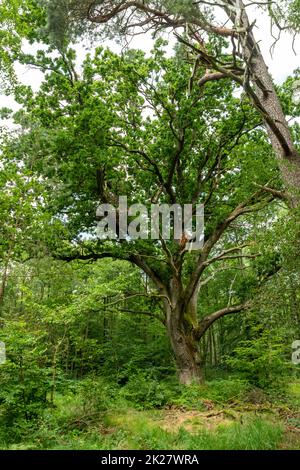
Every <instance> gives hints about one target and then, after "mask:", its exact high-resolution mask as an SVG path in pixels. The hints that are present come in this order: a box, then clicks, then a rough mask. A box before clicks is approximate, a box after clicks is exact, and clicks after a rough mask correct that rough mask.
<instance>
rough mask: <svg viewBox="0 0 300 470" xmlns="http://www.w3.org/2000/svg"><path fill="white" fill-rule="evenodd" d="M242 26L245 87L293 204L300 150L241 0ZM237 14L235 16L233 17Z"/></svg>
mask: <svg viewBox="0 0 300 470" xmlns="http://www.w3.org/2000/svg"><path fill="white" fill-rule="evenodd" d="M240 5H241V12H242V14H241V26H242V28H243V29H244V30H246V31H247V32H246V33H244V37H243V38H242V39H241V46H242V51H243V58H244V61H245V64H246V68H247V71H248V73H249V81H250V82H251V84H252V86H250V84H249V83H247V81H245V91H246V92H247V94H248V95H249V97H250V99H252V101H253V103H254V105H255V107H256V108H257V109H258V111H259V112H260V114H261V115H262V118H263V120H264V122H265V126H266V129H267V132H268V135H269V138H270V141H271V144H272V147H273V150H274V152H275V155H276V157H277V160H278V164H279V167H280V170H281V175H282V180H283V182H284V183H285V185H286V187H287V189H288V190H289V193H290V194H291V197H290V199H291V203H292V206H294V207H295V206H298V205H299V202H300V197H299V191H300V154H299V152H298V151H297V149H296V148H295V146H294V143H293V139H292V135H291V131H290V128H289V125H288V123H287V120H286V117H285V115H284V112H283V109H282V105H281V102H280V100H279V97H278V94H277V92H276V89H275V87H274V83H273V80H272V77H271V75H270V73H269V70H268V67H267V65H266V63H265V60H264V58H263V55H262V53H261V51H260V48H259V45H258V42H257V41H256V40H255V37H254V34H253V32H252V28H251V25H250V22H249V18H248V15H247V12H246V9H245V6H244V5H243V2H242V0H241V2H240ZM235 20H236V17H235V18H233V21H235Z"/></svg>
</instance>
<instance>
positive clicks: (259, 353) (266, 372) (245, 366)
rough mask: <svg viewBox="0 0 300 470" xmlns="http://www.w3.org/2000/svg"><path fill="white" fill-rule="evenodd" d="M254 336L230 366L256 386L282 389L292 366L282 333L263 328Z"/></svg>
mask: <svg viewBox="0 0 300 470" xmlns="http://www.w3.org/2000/svg"><path fill="white" fill-rule="evenodd" d="M251 333H252V338H251V339H249V340H243V341H241V342H240V344H239V346H238V347H237V348H236V349H235V351H234V355H233V356H232V357H230V358H228V360H227V363H228V364H229V365H230V366H231V367H232V368H233V369H234V370H235V371H236V372H238V373H239V374H241V375H242V376H243V377H245V378H246V379H247V380H248V381H249V383H251V384H253V385H256V386H258V387H261V388H263V389H269V390H270V389H274V388H276V389H277V390H278V389H279V390H283V389H284V388H285V386H286V377H287V376H288V375H289V371H290V369H291V364H290V363H289V362H288V361H287V360H286V358H285V351H286V345H285V343H284V342H283V340H282V338H281V337H280V334H279V333H278V332H277V334H276V332H275V331H268V330H267V329H263V327H262V326H261V325H259V326H256V327H253V328H252V329H251Z"/></svg>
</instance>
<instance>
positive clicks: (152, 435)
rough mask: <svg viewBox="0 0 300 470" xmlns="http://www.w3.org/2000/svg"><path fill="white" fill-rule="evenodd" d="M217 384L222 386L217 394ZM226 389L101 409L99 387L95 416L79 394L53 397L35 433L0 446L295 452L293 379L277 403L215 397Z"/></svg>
mask: <svg viewBox="0 0 300 470" xmlns="http://www.w3.org/2000/svg"><path fill="white" fill-rule="evenodd" d="M217 383H219V384H221V388H220V391H219V392H218V394H216V392H215V390H216V388H217ZM228 384H230V390H232V386H233V385H234V383H233V382H230V381H219V382H216V381H214V382H211V385H209V386H208V387H206V388H204V389H202V390H201V389H200V390H199V388H198V389H190V390H189V391H188V394H189V395H187V396H185V397H184V398H182V397H181V398H180V401H181V402H180V403H178V398H177V403H173V404H170V405H167V406H163V407H154V406H144V405H143V406H142V405H141V404H139V405H138V404H137V403H135V404H134V403H133V402H129V401H128V400H124V399H123V398H122V399H120V396H118V397H117V398H116V396H110V397H109V402H108V403H107V405H106V406H103V404H104V396H105V393H107V391H106V392H105V387H104V386H103V384H102V383H100V384H99V389H101V390H102V397H101V398H100V402H101V407H100V408H101V409H100V408H99V406H98V404H97V403H96V402H92V401H90V400H89V398H88V397H87V396H86V395H85V394H86V392H85V393H83V394H80V393H78V392H77V393H75V394H66V395H63V394H61V395H57V398H56V402H55V406H54V407H53V408H52V409H48V410H46V412H45V415H44V416H43V419H41V421H40V422H39V424H38V426H36V425H35V426H33V427H32V430H29V429H28V425H26V426H27V427H26V433H25V434H26V438H24V437H23V438H21V439H19V442H17V441H15V443H14V442H10V443H9V444H4V443H3V444H2V446H1V444H0V446H1V447H2V448H6V449H7V448H8V449H12V450H14V449H16V450H18V449H49V450H54V449H63V450H68V449H71V450H76V449H78V450H82V449H88V450H113V449H117V450H138V449H142V450H150V449H153V450H177V449H178V450H180V449H183V450H272V449H279V450H280V449H300V380H295V381H294V382H292V383H291V384H290V386H289V391H288V394H287V395H286V396H285V397H284V398H282V397H281V398H280V397H278V398H274V397H273V398H272V399H270V396H268V395H265V394H264V393H263V392H262V391H261V390H260V389H252V390H250V391H249V390H248V392H247V395H245V396H243V397H241V396H239V397H238V398H237V397H230V396H229V395H228V396H227V398H225V399H223V398H220V397H222V393H223V395H226V393H227V392H228V387H229V385H228ZM195 390H196V393H195ZM95 391H97V385H95V389H94V390H93V392H95ZM212 391H214V393H213V392H212ZM201 395H202V396H201ZM209 395H211V397H210V398H208V396H209ZM195 397H196V399H195Z"/></svg>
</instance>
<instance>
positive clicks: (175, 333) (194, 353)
mask: <svg viewBox="0 0 300 470" xmlns="http://www.w3.org/2000/svg"><path fill="white" fill-rule="evenodd" d="M197 294H198V292H195V295H194V296H193V298H192V299H191V302H190V303H189V305H188V307H185V303H184V301H183V299H182V298H180V288H179V286H178V285H174V286H173V287H172V289H171V305H169V304H168V303H166V305H165V306H166V327H167V332H168V336H169V339H170V343H171V347H172V350H173V353H174V357H175V361H176V365H177V371H178V378H179V381H180V383H182V384H184V385H191V384H193V383H198V384H199V383H203V382H204V375H203V372H202V368H201V361H200V354H199V346H198V344H199V342H198V340H197V339H196V337H195V334H194V332H195V327H196V325H197Z"/></svg>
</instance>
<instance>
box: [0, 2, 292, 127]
mask: <svg viewBox="0 0 300 470" xmlns="http://www.w3.org/2000/svg"><path fill="white" fill-rule="evenodd" d="M248 13H249V12H248ZM250 17H251V20H252V21H253V20H254V19H255V20H256V26H255V28H254V33H255V36H256V38H257V40H259V41H260V47H261V50H262V52H263V55H264V58H265V60H266V63H267V65H268V66H269V69H270V72H271V74H272V76H273V78H274V80H275V82H276V83H278V84H280V83H282V82H284V80H285V79H286V78H287V77H288V76H289V75H291V74H292V73H293V71H294V70H295V69H296V68H298V67H300V37H299V36H298V38H296V40H295V43H294V49H295V51H296V55H295V53H294V52H293V49H292V36H291V35H289V34H288V33H282V36H281V39H280V40H279V41H278V43H277V44H276V47H275V50H274V53H273V56H271V54H270V47H271V46H272V44H273V42H274V39H273V38H272V36H271V33H270V25H269V21H268V17H267V16H266V15H265V14H263V13H262V11H261V10H257V9H253V10H252V11H251V12H250ZM169 39H170V42H171V43H172V42H173V36H172V35H169ZM104 45H107V46H108V47H110V48H111V49H113V50H114V51H116V52H118V51H120V50H121V47H120V46H119V45H117V44H116V43H113V42H111V41H106V42H105V43H104ZM152 45H153V43H152V40H151V36H150V35H139V36H137V37H135V38H133V40H132V42H131V44H130V47H132V48H139V49H143V50H145V52H150V50H151V48H152ZM76 50H77V54H78V62H79V63H81V62H82V60H83V59H84V57H85V54H86V52H87V50H86V48H85V47H84V45H79V46H78V47H77V48H76ZM31 51H32V49H31ZM31 51H26V52H31ZM16 72H17V75H18V77H19V79H20V80H21V82H22V83H24V84H26V85H31V86H32V87H33V88H34V90H37V89H38V88H39V86H40V83H41V80H42V77H43V75H42V74H41V73H40V72H39V71H38V70H35V69H32V68H29V67H26V68H25V67H24V66H21V65H19V64H17V65H16ZM0 107H8V108H11V109H14V110H16V109H17V107H16V103H15V102H14V100H13V98H12V97H11V96H4V95H0ZM0 124H6V125H7V126H8V127H10V126H11V123H10V122H8V121H5V122H3V121H2V122H1V121H0Z"/></svg>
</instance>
